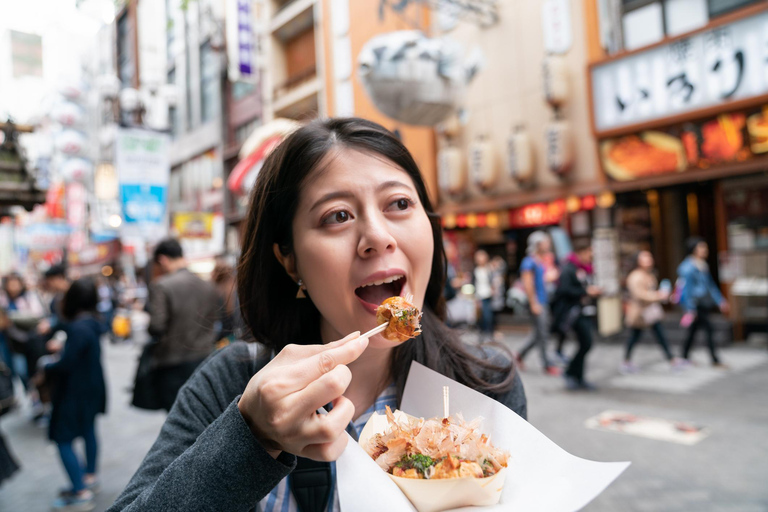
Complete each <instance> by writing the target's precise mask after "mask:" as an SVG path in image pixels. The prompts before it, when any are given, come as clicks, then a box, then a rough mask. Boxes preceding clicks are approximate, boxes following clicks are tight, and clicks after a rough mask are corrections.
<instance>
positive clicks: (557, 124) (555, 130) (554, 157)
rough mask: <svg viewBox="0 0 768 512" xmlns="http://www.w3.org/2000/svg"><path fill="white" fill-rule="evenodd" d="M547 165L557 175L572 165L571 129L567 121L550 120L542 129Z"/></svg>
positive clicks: (565, 171) (565, 172)
mask: <svg viewBox="0 0 768 512" xmlns="http://www.w3.org/2000/svg"><path fill="white" fill-rule="evenodd" d="M544 141H545V147H546V156H547V167H549V169H550V170H551V171H552V172H554V173H555V174H557V175H559V176H563V175H565V174H568V172H570V170H571V167H573V129H572V128H571V124H570V123H569V122H567V121H552V122H550V123H548V124H547V126H546V128H545V130H544Z"/></svg>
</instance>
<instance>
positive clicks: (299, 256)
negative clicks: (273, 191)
mask: <svg viewBox="0 0 768 512" xmlns="http://www.w3.org/2000/svg"><path fill="white" fill-rule="evenodd" d="M327 162H328V164H327V165H326V166H325V168H324V169H323V170H322V171H321V172H318V173H317V174H315V175H312V176H310V178H309V179H308V180H307V181H306V183H305V184H304V185H303V187H302V191H301V193H300V196H299V204H298V208H297V210H296V216H295V218H294V220H293V246H294V253H293V255H292V256H291V257H289V258H288V260H289V261H288V264H287V265H286V269H287V270H288V271H289V273H291V270H292V269H291V266H292V265H293V270H294V272H293V273H292V276H293V277H295V278H296V279H298V278H300V279H302V280H303V281H304V284H305V286H306V289H307V294H308V295H309V296H310V297H311V300H312V302H313V303H314V304H315V306H316V307H317V309H318V310H319V311H320V314H321V315H322V320H321V335H322V339H323V341H324V342H328V341H332V340H337V339H340V338H342V337H344V336H346V335H347V334H349V333H350V332H354V331H358V330H359V331H361V332H365V331H367V330H369V329H372V328H373V327H375V326H376V325H377V324H376V313H375V312H376V307H377V306H378V305H379V304H380V303H381V302H382V301H383V300H384V299H386V298H388V297H391V296H394V295H402V296H405V295H406V294H408V293H410V294H413V297H414V298H413V303H414V305H415V306H417V307H418V308H419V309H421V308H423V305H424V296H425V293H426V289H427V283H428V282H429V278H430V274H431V270H432V256H433V252H434V239H433V236H432V228H431V225H430V222H429V219H428V217H427V213H426V211H425V210H424V206H423V205H422V204H421V202H420V201H419V196H418V193H417V191H416V187H415V186H414V184H413V181H412V180H411V178H410V176H408V174H407V173H406V172H405V171H404V170H402V169H401V168H400V167H397V166H396V165H395V164H394V163H391V162H389V161H387V160H386V159H384V158H382V157H373V156H369V155H367V154H364V153H361V152H358V151H354V150H349V149H342V150H340V151H338V152H336V153H333V154H332V155H330V157H329V158H328V159H327ZM321 167H322V165H321ZM291 259H293V261H290V260H291ZM396 344H397V343H394V342H390V341H387V340H384V339H383V338H382V337H381V336H375V337H374V339H371V346H378V347H380V348H385V347H391V346H394V345H396Z"/></svg>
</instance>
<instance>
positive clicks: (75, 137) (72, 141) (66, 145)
mask: <svg viewBox="0 0 768 512" xmlns="http://www.w3.org/2000/svg"><path fill="white" fill-rule="evenodd" d="M85 145H86V139H85V135H83V134H82V133H80V132H78V131H77V130H64V131H63V132H61V133H60V134H59V135H58V136H57V137H56V149H57V150H58V151H59V152H61V153H63V154H65V155H68V156H74V155H79V154H81V153H82V152H83V151H84V150H85Z"/></svg>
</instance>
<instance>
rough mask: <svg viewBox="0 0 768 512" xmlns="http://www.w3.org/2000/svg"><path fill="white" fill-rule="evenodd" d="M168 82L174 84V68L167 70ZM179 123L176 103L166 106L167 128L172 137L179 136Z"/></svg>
mask: <svg viewBox="0 0 768 512" xmlns="http://www.w3.org/2000/svg"><path fill="white" fill-rule="evenodd" d="M168 83H169V84H171V85H175V84H176V68H173V69H171V70H170V71H168ZM180 123H181V120H180V119H179V109H178V107H176V105H173V106H169V107H168V128H169V130H170V132H171V137H173V138H174V139H175V138H176V137H178V136H179V124H180Z"/></svg>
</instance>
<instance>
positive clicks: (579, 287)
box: [552, 238, 601, 391]
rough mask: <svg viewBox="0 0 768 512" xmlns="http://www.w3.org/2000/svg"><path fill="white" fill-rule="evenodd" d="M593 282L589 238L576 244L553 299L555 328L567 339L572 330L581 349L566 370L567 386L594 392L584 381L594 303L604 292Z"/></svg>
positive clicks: (579, 240) (580, 239) (571, 388)
mask: <svg viewBox="0 0 768 512" xmlns="http://www.w3.org/2000/svg"><path fill="white" fill-rule="evenodd" d="M591 282H592V245H591V243H590V241H589V240H588V239H586V238H578V239H576V240H574V241H573V254H571V255H570V256H569V257H568V260H567V262H566V263H565V265H563V269H562V271H561V273H560V282H559V283H558V284H557V289H556V290H555V295H554V297H553V299H552V317H553V320H552V329H553V330H554V331H555V332H556V333H559V334H561V335H563V336H565V334H567V333H568V331H570V330H571V329H573V331H574V332H575V333H576V339H577V341H578V343H579V349H578V351H577V352H576V355H575V356H573V359H571V362H570V363H569V364H568V368H567V369H566V370H565V374H564V376H565V387H566V388H567V389H570V390H578V389H582V390H587V391H591V390H593V389H594V386H593V385H592V384H590V383H589V382H587V380H586V379H585V378H584V373H585V372H584V363H585V359H586V357H587V353H588V352H589V350H590V349H591V348H592V319H591V317H592V316H594V312H593V310H594V309H595V307H594V305H593V304H592V302H593V300H594V299H595V298H597V297H598V296H599V295H600V293H601V290H600V288H599V287H597V286H595V285H593V284H591Z"/></svg>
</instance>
